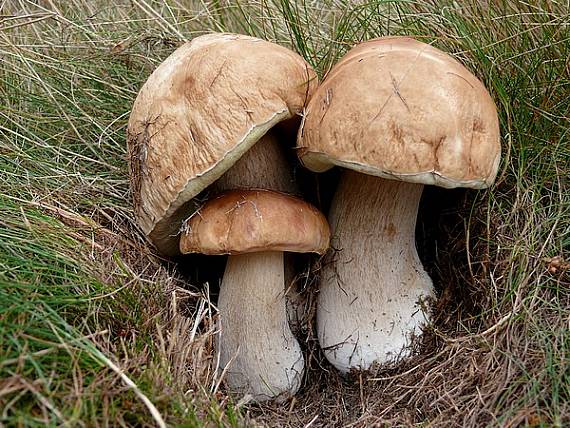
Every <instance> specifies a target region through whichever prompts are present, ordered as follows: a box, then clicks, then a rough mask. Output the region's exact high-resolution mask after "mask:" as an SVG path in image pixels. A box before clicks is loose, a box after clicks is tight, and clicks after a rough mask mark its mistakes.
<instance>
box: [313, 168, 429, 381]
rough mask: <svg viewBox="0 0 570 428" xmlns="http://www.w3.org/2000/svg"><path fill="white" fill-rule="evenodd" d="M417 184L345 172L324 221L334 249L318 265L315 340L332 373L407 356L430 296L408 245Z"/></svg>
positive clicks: (412, 242)
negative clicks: (319, 269) (316, 331)
mask: <svg viewBox="0 0 570 428" xmlns="http://www.w3.org/2000/svg"><path fill="white" fill-rule="evenodd" d="M422 189H423V185H420V184H411V183H405V182H400V181H391V180H385V179H382V178H378V177H372V176H368V175H364V174H358V173H356V172H352V171H345V172H344V173H343V177H342V178H341V182H340V183H339V188H338V190H337V192H336V194H335V197H334V200H333V203H332V206H331V212H330V214H329V221H330V224H331V228H332V231H333V235H334V237H333V241H332V246H333V248H335V249H337V250H339V251H338V252H335V253H334V255H333V256H331V258H329V260H328V262H327V263H326V264H325V266H324V267H323V270H322V273H321V274H322V279H321V286H320V293H319V296H318V302H317V329H318V336H319V342H320V345H321V347H322V349H323V350H324V352H325V355H326V357H327V359H328V360H329V361H330V362H331V363H332V364H333V365H334V366H335V367H337V368H338V369H339V370H340V371H342V372H347V371H349V370H350V369H352V368H356V369H368V368H370V366H371V365H372V364H373V363H383V362H386V361H391V360H394V359H395V358H397V357H398V356H405V355H406V354H407V353H408V350H407V349H406V347H407V346H408V345H409V344H410V338H411V336H412V335H413V334H414V333H415V334H419V333H420V328H419V327H420V326H421V325H422V324H424V323H425V322H426V320H427V317H428V314H427V311H424V309H425V305H424V304H423V303H424V301H425V299H426V298H427V297H429V296H433V286H432V282H431V279H430V278H429V276H428V275H427V273H426V272H425V271H424V269H423V267H422V264H421V262H420V259H419V257H418V254H417V251H416V246H415V239H414V235H415V225H416V217H417V211H418V205H419V200H420V197H421V194H422Z"/></svg>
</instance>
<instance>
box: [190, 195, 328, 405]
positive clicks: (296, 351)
mask: <svg viewBox="0 0 570 428" xmlns="http://www.w3.org/2000/svg"><path fill="white" fill-rule="evenodd" d="M328 245H329V227H328V223H327V221H326V219H325V218H324V216H323V215H322V214H321V213H320V211H318V210H317V209H316V208H314V207H313V206H312V205H310V204H308V203H306V202H304V201H302V200H300V199H297V198H295V197H292V196H289V195H285V194H282V193H278V192H273V191H268V190H260V189H257V190H234V191H229V192H226V193H223V194H221V195H219V196H218V197H216V198H214V199H211V200H209V201H208V202H207V203H206V204H205V205H204V206H203V207H202V208H201V209H200V211H198V212H197V213H196V214H194V215H193V216H192V217H190V218H189V219H188V220H187V221H186V222H185V224H184V233H183V234H182V236H181V239H180V250H181V252H182V253H184V254H186V253H203V254H211V255H216V254H230V256H229V258H228V262H227V265H226V270H225V273H224V279H223V281H222V285H221V288H220V295H219V298H218V308H219V313H220V317H219V325H218V328H219V330H220V334H219V335H218V348H219V353H220V365H221V367H223V368H224V371H225V372H226V375H225V380H226V383H227V385H228V387H229V389H230V390H231V391H233V392H234V393H235V394H251V395H252V396H253V398H254V399H255V400H256V401H264V400H268V399H274V398H277V399H283V398H286V397H288V396H290V395H292V394H295V392H296V391H297V389H298V388H299V386H300V383H301V378H302V375H303V369H304V359H303V354H302V353H301V349H300V347H299V343H298V342H297V340H296V339H295V338H294V337H293V335H292V333H291V330H290V328H289V324H288V322H287V315H286V310H285V298H284V265H283V251H291V252H315V253H319V254H322V253H324V252H325V251H326V249H327V248H328Z"/></svg>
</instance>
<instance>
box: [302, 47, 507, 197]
mask: <svg viewBox="0 0 570 428" xmlns="http://www.w3.org/2000/svg"><path fill="white" fill-rule="evenodd" d="M499 137H500V135H499V121H498V117H497V110H496V107H495V104H494V102H493V100H492V98H491V96H490V95H489V93H488V92H487V90H486V89H485V87H484V86H483V84H482V83H481V82H480V81H479V80H478V79H477V78H476V77H475V76H473V75H472V74H471V73H470V72H469V71H468V70H467V69H466V68H465V67H464V66H463V65H461V64H460V63H459V62H457V61H456V60H455V59H453V58H452V57H450V56H449V55H447V54H445V53H443V52H442V51H440V50H438V49H436V48H434V47H432V46H430V45H427V44H425V43H421V42H418V41H417V40H414V39H412V38H409V37H386V38H380V39H374V40H370V41H368V42H364V43H361V44H359V45H357V46H356V47H354V48H353V49H351V50H350V51H349V52H348V53H347V54H346V55H345V56H344V57H343V58H342V59H341V60H340V61H339V62H338V63H337V64H336V65H335V67H334V68H333V69H332V70H331V72H330V73H329V75H328V76H327V77H326V79H325V81H324V82H323V83H322V84H321V86H320V87H319V88H318V90H317V91H316V92H315V94H314V95H313V97H312V98H311V101H310V102H309V104H308V106H307V110H306V115H305V120H304V123H303V125H302V126H301V129H300V130H299V135H298V148H299V152H298V153H299V157H300V159H301V162H302V163H303V164H304V165H305V166H306V167H307V168H309V169H310V170H313V171H315V172H322V171H326V170H328V169H330V168H332V167H333V166H334V165H338V166H342V167H345V168H349V169H353V170H356V171H358V172H362V173H365V174H369V175H375V176H379V177H384V178H388V179H397V180H402V181H409V182H414V183H422V184H434V185H438V186H441V187H447V188H453V187H471V188H484V187H488V186H489V185H490V184H491V183H492V182H493V181H494V179H495V176H496V175H497V170H498V167H499V160H500V152H501V148H500V142H499Z"/></svg>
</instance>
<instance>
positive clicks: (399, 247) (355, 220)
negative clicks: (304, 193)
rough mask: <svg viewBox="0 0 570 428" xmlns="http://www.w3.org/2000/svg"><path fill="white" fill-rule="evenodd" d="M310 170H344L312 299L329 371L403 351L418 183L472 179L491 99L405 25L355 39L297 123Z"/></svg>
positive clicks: (485, 159)
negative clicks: (405, 31)
mask: <svg viewBox="0 0 570 428" xmlns="http://www.w3.org/2000/svg"><path fill="white" fill-rule="evenodd" d="M298 148H299V156H300V158H301V161H302V163H303V164H304V165H305V166H306V167H307V168H309V169H310V170H312V171H315V172H321V171H326V170H328V169H330V168H332V167H333V166H335V165H337V166H340V167H343V168H346V170H345V171H344V172H343V173H342V176H341V179H340V180H341V181H340V183H339V186H338V189H337V190H336V193H335V196H334V198H333V201H332V206H331V210H330V213H329V221H330V224H331V229H332V230H333V241H332V246H333V247H334V248H337V249H339V250H340V251H338V252H336V254H334V256H331V257H329V259H328V263H327V262H325V264H324V267H323V271H322V274H321V284H320V292H319V296H318V301H317V330H318V337H319V342H320V345H321V347H322V349H323V350H324V353H325V355H326V357H327V359H328V360H329V361H330V362H331V363H332V364H333V365H334V366H335V367H337V368H338V369H339V370H340V371H342V372H347V371H349V370H351V369H369V368H370V367H371V365H372V364H374V363H383V362H387V361H393V360H395V359H396V358H397V357H399V356H400V357H403V356H406V355H408V354H409V352H410V350H409V345H410V343H411V342H410V339H411V337H412V336H414V335H418V334H420V332H421V331H420V330H421V326H422V325H423V324H425V323H426V322H427V321H428V320H429V313H428V312H429V311H427V310H426V309H427V308H426V307H425V306H424V305H423V303H422V302H424V301H425V300H426V299H427V298H431V297H432V296H434V291H433V286H432V281H431V279H430V277H429V276H428V274H427V273H426V272H425V271H424V269H423V267H422V264H421V262H420V259H419V257H418V254H417V251H416V246H415V238H414V233H415V225H416V217H417V212H418V204H419V200H420V196H421V194H422V189H423V186H424V185H436V186H441V187H444V188H455V187H469V188H474V189H482V188H485V187H488V186H489V185H491V184H492V183H493V181H494V179H495V176H496V174H497V169H498V165H499V159H500V142H499V122H498V117H497V111H496V107H495V104H494V102H493V100H492V98H491V96H490V95H489V93H488V92H487V90H486V89H485V87H484V86H483V84H482V83H481V82H480V81H479V80H478V79H477V78H476V77H475V76H473V75H472V74H471V73H470V72H469V71H468V70H467V69H466V68H465V67H464V66H462V65H461V64H460V63H459V62H457V61H456V60H455V59H453V58H451V57H450V56H448V55H447V54H445V53H443V52H441V51H439V50H438V49H436V48H434V47H432V46H430V45H427V44H424V43H421V42H418V41H416V40H414V39H411V38H408V37H387V38H380V39H375V40H371V41H368V42H364V43H361V44H359V45H357V46H356V47H354V48H353V49H351V50H350V51H349V52H348V53H347V54H346V55H345V56H344V57H343V58H342V59H341V60H340V61H339V62H338V63H337V65H336V66H335V67H334V68H333V69H332V70H331V72H330V73H329V75H328V76H327V77H326V79H325V81H324V82H323V83H322V85H321V86H320V87H319V88H318V90H317V92H316V93H315V94H314V96H313V97H312V99H311V101H310V102H309V104H308V106H307V110H306V115H305V118H304V123H303V125H302V126H301V129H300V130H299V134H298Z"/></svg>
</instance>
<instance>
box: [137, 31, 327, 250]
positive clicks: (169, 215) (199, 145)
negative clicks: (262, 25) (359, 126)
mask: <svg viewBox="0 0 570 428" xmlns="http://www.w3.org/2000/svg"><path fill="white" fill-rule="evenodd" d="M317 84H318V83H317V78H316V74H315V72H314V71H313V70H312V69H311V67H310V66H309V65H308V64H307V63H306V62H305V61H304V60H303V59H302V58H301V57H300V56H299V55H297V54H296V53H294V52H292V51H290V50H289V49H286V48H284V47H282V46H278V45H276V44H274V43H270V42H267V41H264V40H260V39H257V38H254V37H248V36H243V35H236V34H225V33H224V34H219V33H217V34H209V35H205V36H201V37H197V38H195V39H194V40H192V41H191V42H188V43H186V44H184V45H182V46H181V47H180V48H178V49H177V50H176V51H175V52H174V53H173V54H172V55H170V56H169V57H168V58H167V59H166V60H165V61H164V62H163V63H162V64H161V65H160V66H159V67H158V68H157V69H156V70H155V71H154V72H153V73H152V75H151V76H150V77H149V78H148V80H147V81H146V83H145V84H144V86H143V87H142V89H141V90H140V92H139V94H138V96H137V98H136V100H135V102H134V105H133V109H132V112H131V116H130V119H129V125H128V146H129V147H128V148H129V160H130V176H131V186H132V191H133V202H134V208H135V214H136V216H137V220H138V223H139V224H140V226H141V228H142V229H143V231H144V233H145V234H147V235H148V236H149V238H150V240H151V241H152V242H153V243H154V244H155V245H156V246H157V248H158V249H159V251H161V252H162V253H163V254H165V255H174V254H177V253H178V230H179V228H180V225H181V222H182V220H183V219H184V218H186V217H187V216H188V215H189V214H190V213H191V212H192V211H194V209H195V205H194V204H193V203H192V201H191V200H192V199H193V198H194V196H196V195H197V194H198V193H200V192H201V191H202V190H203V189H205V188H206V187H207V186H208V185H210V184H211V183H213V182H214V181H215V180H216V179H218V178H219V177H220V176H221V175H222V174H223V173H224V172H225V171H226V170H227V169H229V168H230V167H231V166H232V165H233V164H234V163H235V162H236V161H237V160H238V159H239V158H240V157H241V156H242V155H243V154H244V153H245V152H246V151H247V150H248V149H249V148H250V147H252V146H253V145H254V144H255V143H256V142H257V141H258V140H259V139H260V138H261V137H262V136H263V135H264V134H265V133H266V132H267V131H268V130H269V129H270V128H271V127H273V126H274V125H275V124H276V123H278V122H280V121H282V120H285V119H288V118H290V117H293V116H294V115H296V114H298V113H300V112H301V111H302V109H303V107H304V105H305V103H306V101H307V100H308V98H309V97H310V96H311V94H312V93H313V92H314V90H315V89H316V87H317Z"/></svg>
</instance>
